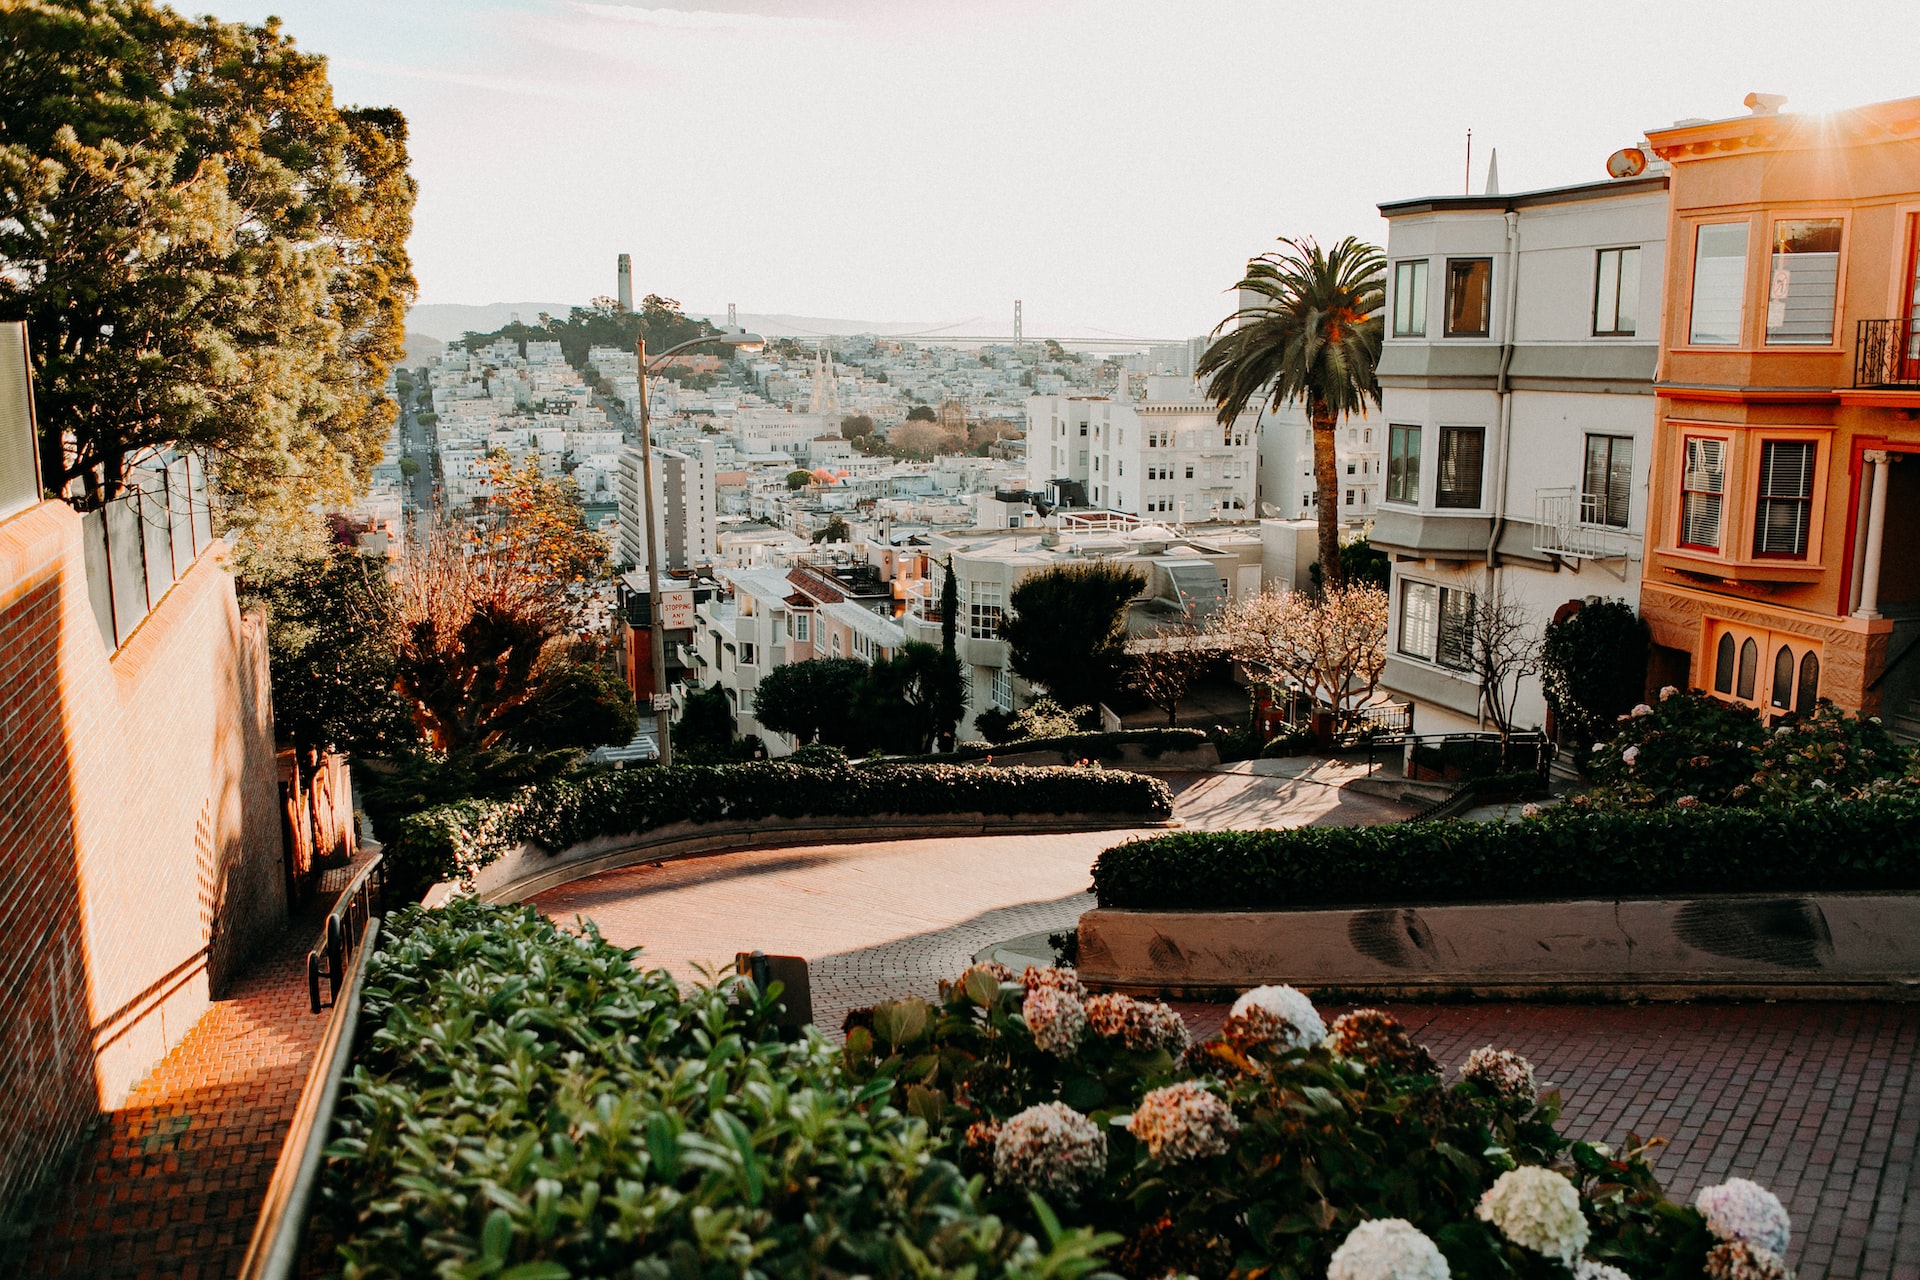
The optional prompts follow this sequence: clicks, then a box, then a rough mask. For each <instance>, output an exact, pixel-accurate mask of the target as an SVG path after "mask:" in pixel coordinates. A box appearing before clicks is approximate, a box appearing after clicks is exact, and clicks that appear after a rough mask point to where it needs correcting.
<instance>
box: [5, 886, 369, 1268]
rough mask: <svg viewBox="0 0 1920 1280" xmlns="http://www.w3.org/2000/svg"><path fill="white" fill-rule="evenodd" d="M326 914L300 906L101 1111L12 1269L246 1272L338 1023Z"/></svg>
mask: <svg viewBox="0 0 1920 1280" xmlns="http://www.w3.org/2000/svg"><path fill="white" fill-rule="evenodd" d="M334 878H335V879H337V880H343V879H344V877H339V876H337V875H336V876H335V877H334ZM332 887H335V888H337V887H339V886H338V885H337V884H336V885H334V886H332ZM324 916H325V911H324V909H320V908H309V909H307V910H303V911H301V912H299V913H297V914H296V915H295V916H294V917H293V919H292V920H290V921H289V923H288V926H287V928H286V930H285V932H284V933H283V934H282V935H281V937H280V938H279V939H278V940H277V941H276V942H275V943H274V945H273V946H272V947H271V948H270V949H268V950H267V951H265V952H264V953H263V954H262V955H261V956H260V957H259V958H258V959H257V960H255V962H254V964H253V966H252V968H251V969H250V970H249V972H248V974H247V976H246V977H244V978H242V979H241V980H240V981H239V982H238V983H236V984H235V986H234V989H233V990H232V992H231V993H230V994H229V995H228V997H227V998H226V999H224V1000H220V1001H217V1002H215V1004H214V1005H213V1007H212V1008H210V1009H209V1010H208V1011H207V1012H206V1014H205V1015H204V1016H203V1017H202V1018H201V1019H200V1021H199V1022H197V1023H195V1024H194V1027H193V1029H192V1030H191V1031H189V1032H188V1033H187V1035H186V1038H185V1039H183V1040H181V1042H180V1043H179V1044H178V1045H176V1046H174V1049H173V1051H172V1052H171V1053H169V1054H168V1055H167V1056H166V1058H165V1059H164V1060H162V1062H161V1063H160V1065H159V1066H157V1067H155V1068H154V1070H153V1072H152V1073H151V1074H150V1075H148V1077H147V1078H146V1079H145V1080H143V1081H141V1082H140V1084H139V1085H138V1086H136V1087H135V1088H134V1090H133V1093H132V1094H131V1095H129V1097H128V1098H127V1100H126V1102H125V1103H124V1104H123V1105H122V1106H121V1107H120V1108H119V1109H118V1110H116V1111H113V1112H110V1113H108V1114H107V1115H105V1116H103V1117H101V1120H100V1124H99V1127H98V1129H97V1131H96V1132H95V1134H94V1136H93V1137H92V1139H91V1140H90V1141H89V1142H88V1143H87V1144H86V1145H85V1147H84V1149H83V1150H82V1152H81V1153H80V1156H79V1159H78V1161H77V1163H76V1164H75V1166H74V1168H73V1169H72V1171H71V1173H70V1175H69V1177H68V1178H67V1180H66V1181H65V1182H64V1183H63V1184H60V1185H57V1186H55V1187H52V1188H49V1189H47V1190H44V1191H42V1192H41V1193H40V1197H39V1199H38V1203H37V1210H36V1211H33V1217H32V1232H31V1235H30V1236H29V1237H28V1238H27V1240H26V1241H25V1242H24V1244H23V1245H21V1246H18V1247H16V1248H14V1249H8V1248H6V1247H4V1245H0V1275H7V1276H14V1275H20V1276H36V1277H42V1276H44V1277H72V1278H73V1280H80V1278H81V1277H87V1278H88V1280H94V1278H96V1277H99V1278H108V1280H121V1278H122V1277H126V1278H133V1277H140V1278H142V1280H144V1278H145V1277H181V1278H182V1280H193V1278H194V1277H220V1276H230V1275H233V1274H234V1273H235V1272H236V1271H238V1270H239V1267H240V1261H241V1259H242V1258H243V1257H244V1256H245V1254H246V1249H247V1241H248V1239H249V1238H250V1237H251V1236H252V1234H253V1225H254V1219H255V1217H256V1216H257V1215H258V1214H259V1211H260V1203H261V1200H262V1198H263V1197H264V1196H265V1194H266V1188H267V1182H268V1180H269V1179H270V1178H272V1176H273V1167H274V1164H275V1162H276V1161H277V1160H278V1159H279V1158H280V1147H281V1144H282V1141H283V1140H284V1137H285V1134H286V1129H287V1125H288V1124H289V1123H290V1122H291V1120H292V1118H293V1110H294V1106H295V1104H296V1103H298V1101H299V1099H300V1090H301V1088H302V1087H303V1086H304V1085H305V1084H306V1079H307V1069H308V1066H309V1064H310V1061H311V1059H312V1057H313V1052H314V1049H315V1047H316V1046H317V1045H318V1044H319V1041H320V1033H321V1031H322V1029H323V1028H324V1027H325V1025H326V1017H325V1015H324V1014H323V1015H315V1014H313V1013H311V1012H309V1011H308V1008H307V980H306V957H307V948H309V947H311V946H312V945H313V941H314V938H315V937H316V936H317V934H318V931H319V927H320V921H321V920H322V919H323V918H324Z"/></svg>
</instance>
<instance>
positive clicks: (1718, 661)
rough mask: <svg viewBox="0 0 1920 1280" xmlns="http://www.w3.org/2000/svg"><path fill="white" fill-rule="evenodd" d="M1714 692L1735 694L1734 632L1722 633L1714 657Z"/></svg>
mask: <svg viewBox="0 0 1920 1280" xmlns="http://www.w3.org/2000/svg"><path fill="white" fill-rule="evenodd" d="M1713 691H1714V692H1715V693H1732V692H1733V632H1731V631H1722V632H1721V633H1720V644H1719V646H1718V647H1717V648H1716V649H1715V651H1714V655H1713Z"/></svg>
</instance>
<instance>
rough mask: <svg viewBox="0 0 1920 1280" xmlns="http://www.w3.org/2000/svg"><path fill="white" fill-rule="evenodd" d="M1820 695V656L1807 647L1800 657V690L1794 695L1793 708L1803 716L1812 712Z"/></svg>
mask: <svg viewBox="0 0 1920 1280" xmlns="http://www.w3.org/2000/svg"><path fill="white" fill-rule="evenodd" d="M1819 697H1820V658H1819V656H1818V655H1817V654H1815V653H1814V652H1813V651H1812V650H1811V649H1809V650H1808V651H1807V652H1806V654H1805V655H1804V656H1802V657H1801V659H1800V692H1799V693H1797V694H1795V695H1794V701H1793V709H1794V710H1795V711H1798V712H1799V713H1800V714H1801V715H1803V716H1810V715H1812V714H1813V704H1814V703H1815V702H1816V701H1818V700H1819Z"/></svg>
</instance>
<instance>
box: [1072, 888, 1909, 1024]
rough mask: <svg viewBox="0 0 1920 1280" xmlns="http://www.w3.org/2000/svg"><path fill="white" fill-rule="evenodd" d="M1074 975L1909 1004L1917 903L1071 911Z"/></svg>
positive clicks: (1121, 986)
mask: <svg viewBox="0 0 1920 1280" xmlns="http://www.w3.org/2000/svg"><path fill="white" fill-rule="evenodd" d="M1080 975H1081V977H1082V978H1083V979H1084V980H1086V981H1087V982H1088V983H1089V984H1091V985H1094V986H1098V987H1102V988H1106V989H1111V990H1120V991H1129V992H1134V993H1162V994H1175V995H1179V994H1187V995H1205V996H1211V995H1218V994H1221V993H1224V992H1228V991H1237V990H1245V989H1246V988H1248V987H1253V986H1258V985H1261V984H1263V983H1280V982H1284V983H1290V984H1292V985H1294V986H1297V987H1303V988H1309V989H1312V990H1314V991H1316V992H1319V993H1323V994H1325V993H1329V992H1335V991H1337V992H1350V993H1352V994H1353V995H1354V996H1356V997H1361V998H1366V997H1371V998H1409V997H1413V998H1418V997H1425V998H1434V999H1439V998H1457V997H1490V998H1573V999H1692V998H1699V997H1720V998H1781V999H1796V1000H1805V999H1876V1000H1888V999H1892V1000H1909V999H1920V894H1911V893H1857V894H1845V893H1836V894H1811V895H1806V896H1800V897H1791V896H1777V895H1773V896H1768V895H1740V894H1727V895H1712V896H1703V897H1695V898H1673V899H1621V900H1616V901H1573V902H1520V903H1489V904H1458V905H1453V904H1449V905H1443V906H1422V907H1387V908H1369V909H1329V910H1307V911H1247V912H1234V911H1115V910H1106V909H1098V910H1094V911H1089V912H1088V913H1087V914H1085V915H1083V916H1081V917H1080Z"/></svg>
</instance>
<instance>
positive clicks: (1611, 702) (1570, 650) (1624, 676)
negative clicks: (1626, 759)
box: [1540, 600, 1647, 747]
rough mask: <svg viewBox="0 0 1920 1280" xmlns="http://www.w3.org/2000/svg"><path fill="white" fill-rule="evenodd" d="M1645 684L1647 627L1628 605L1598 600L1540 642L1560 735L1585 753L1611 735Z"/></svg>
mask: <svg viewBox="0 0 1920 1280" xmlns="http://www.w3.org/2000/svg"><path fill="white" fill-rule="evenodd" d="M1646 683H1647V624H1646V623H1645V622H1643V621H1641V620H1640V619H1639V618H1638V617H1636V616H1635V615H1634V612H1633V606H1632V605H1629V604H1628V603H1627V602H1626V601H1624V600H1596V601H1593V602H1591V603H1588V604H1584V605H1582V606H1581V607H1580V608H1579V609H1578V610H1576V611H1575V612H1573V613H1572V614H1570V615H1569V616H1567V617H1565V618H1561V619H1559V620H1558V621H1554V622H1549V623H1548V624H1547V629H1546V632H1545V633H1544V635H1543V636H1542V637H1541V649H1540V685H1541V688H1542V690H1543V691H1544V692H1545V693H1546V698H1547V708H1548V710H1550V711H1552V712H1553V717H1554V723H1555V726H1556V728H1557V729H1558V731H1559V733H1560V734H1562V735H1563V736H1565V737H1567V738H1570V739H1571V740H1572V741H1573V742H1575V743H1576V744H1578V745H1579V746H1581V747H1585V746H1587V745H1588V744H1589V743H1593V742H1598V741H1600V740H1601V739H1603V738H1607V737H1609V736H1611V735H1612V733H1613V731H1614V723H1615V721H1616V719H1617V718H1618V717H1620V716H1623V715H1625V714H1626V713H1627V711H1628V710H1629V709H1630V708H1631V707H1632V706H1633V705H1634V704H1635V703H1637V702H1639V701H1640V697H1641V694H1642V693H1643V692H1644V691H1645V689H1646Z"/></svg>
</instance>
